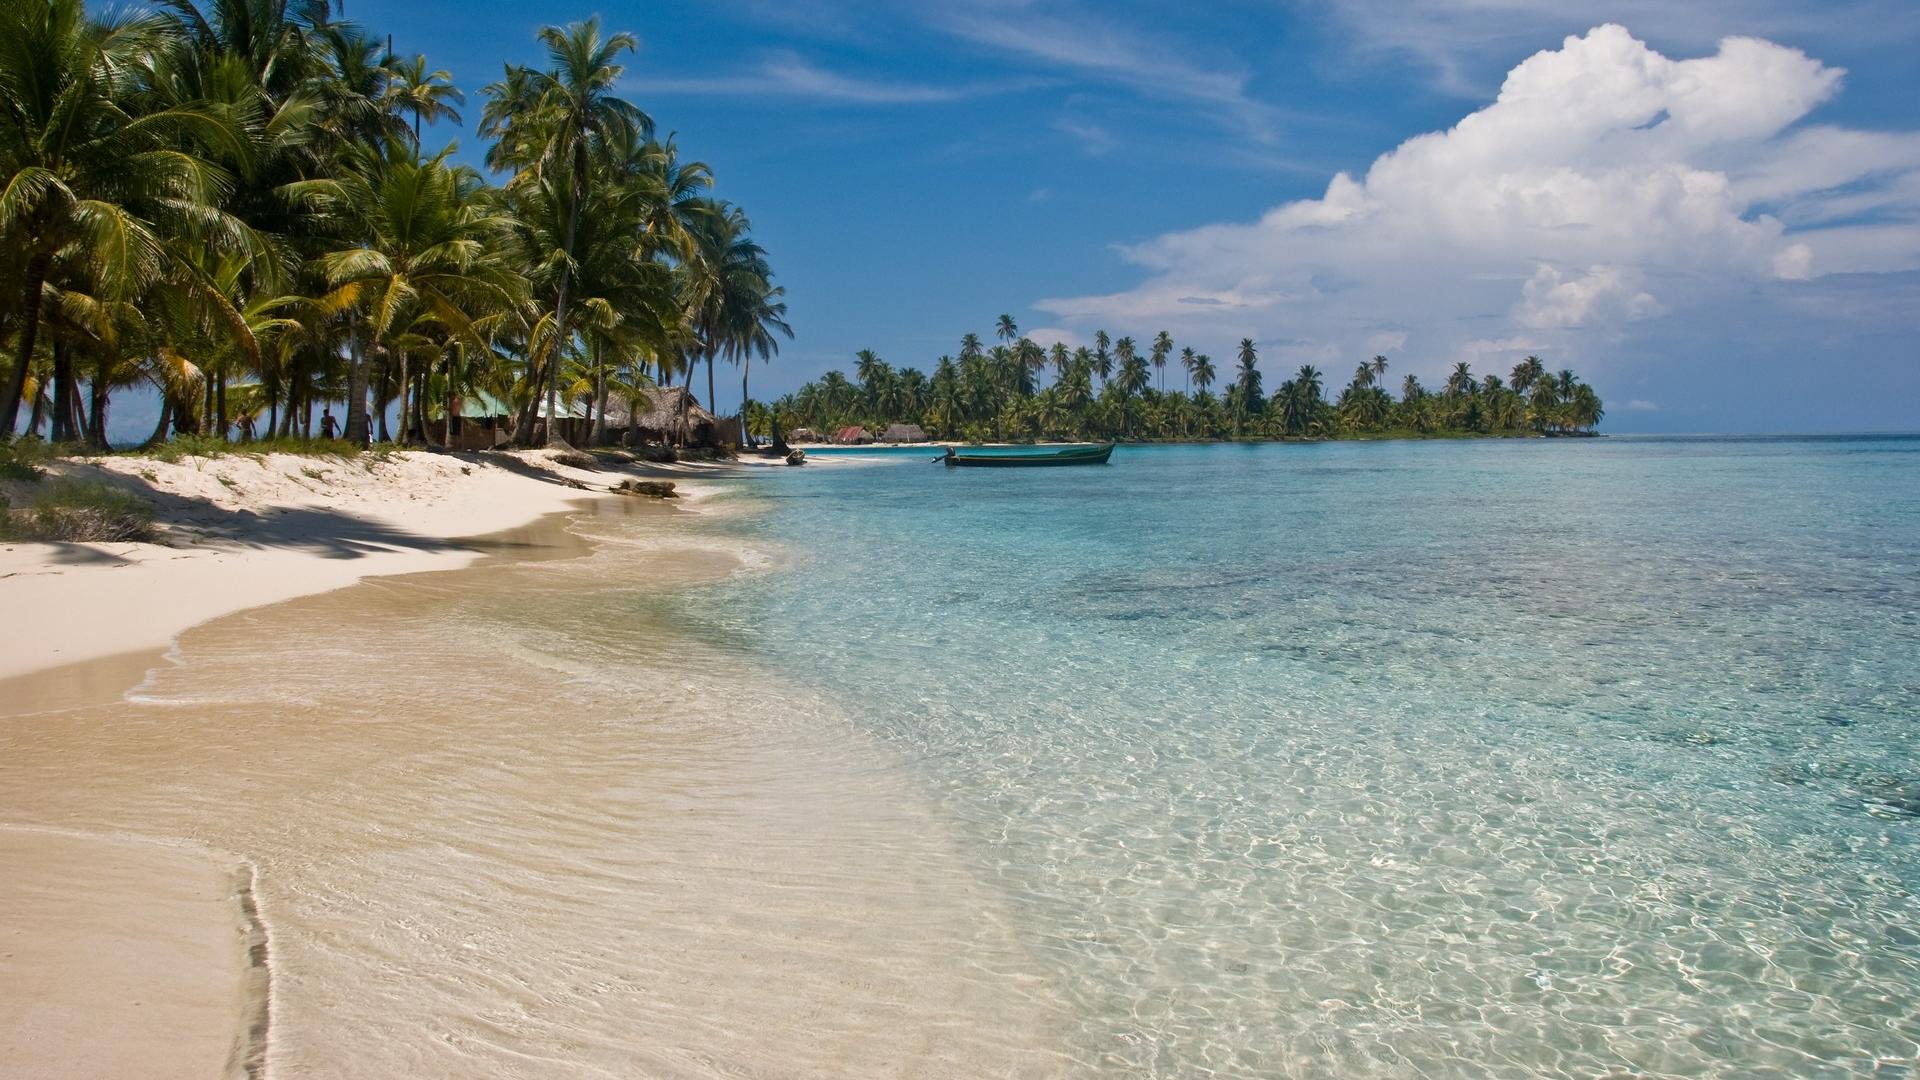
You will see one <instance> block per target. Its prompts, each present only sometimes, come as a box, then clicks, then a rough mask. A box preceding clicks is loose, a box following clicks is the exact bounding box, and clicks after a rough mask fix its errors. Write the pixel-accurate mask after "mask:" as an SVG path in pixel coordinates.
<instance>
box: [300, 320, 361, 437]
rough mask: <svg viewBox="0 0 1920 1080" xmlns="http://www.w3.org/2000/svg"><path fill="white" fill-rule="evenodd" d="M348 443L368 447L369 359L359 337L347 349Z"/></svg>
mask: <svg viewBox="0 0 1920 1080" xmlns="http://www.w3.org/2000/svg"><path fill="white" fill-rule="evenodd" d="M307 413H308V415H307V428H308V430H307V433H308V436H309V437H311V436H312V433H313V431H312V426H313V415H312V413H313V410H312V409H311V408H309V409H308V410H307ZM347 441H348V442H350V443H352V444H353V445H355V446H365V445H367V358H366V349H365V347H364V346H363V345H362V343H361V341H360V339H359V337H358V336H356V337H355V338H354V339H353V342H352V344H351V345H350V346H349V347H348V349H347Z"/></svg>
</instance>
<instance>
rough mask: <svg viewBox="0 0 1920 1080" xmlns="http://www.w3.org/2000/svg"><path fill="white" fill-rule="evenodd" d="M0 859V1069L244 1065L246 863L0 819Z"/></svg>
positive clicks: (146, 1071) (250, 1016) (250, 942)
mask: <svg viewBox="0 0 1920 1080" xmlns="http://www.w3.org/2000/svg"><path fill="white" fill-rule="evenodd" d="M0 866H4V867H6V868H7V870H6V878H7V880H6V885H5V887H4V888H0V987H5V990H4V991H0V1063H4V1071H5V1073H6V1075H8V1076H12V1077H35V1078H46V1080H53V1078H65V1077H73V1078H81V1077H107V1076H140V1077H153V1078H156V1080H157V1078H171V1077H179V1078H181V1080H189V1078H191V1080H205V1078H207V1077H218V1076H241V1075H245V1072H246V1062H247V1061H248V1059H249V1056H250V1051H251V1050H252V1041H251V1038H250V1033H251V1031H252V1030H253V1028H254V1026H255V1023H254V1022H255V1020H256V1018H263V1017H262V1016H261V1013H260V1008H261V1006H262V1005H263V1004H264V998H263V996H262V991H263V987H262V986H260V985H258V984H257V982H256V979H255V978H254V975H255V973H254V972H252V971H250V965H251V959H250V957H251V955H252V954H253V946H254V945H255V944H257V941H256V939H255V936H254V933H253V924H252V921H251V920H250V918H249V915H248V906H249V905H248V903H247V902H246V901H245V893H246V891H247V890H248V889H249V888H250V887H251V875H250V874H249V873H248V872H247V870H246V868H245V867H244V866H243V865H242V864H241V863H240V862H239V860H237V859H233V858H221V857H220V856H218V855H216V854H214V853H212V852H208V851H203V850H197V849H195V848H192V847H188V846H184V845H179V844H172V843H165V842H155V841H152V840H144V839H138V838H133V837H120V836H103V835H88V834H84V833H62V832H54V831H42V830H31V829H13V828H0ZM259 958H260V959H261V960H262V961H264V959H265V956H264V953H261V954H260V957H259ZM259 974H260V975H264V968H262V970H261V972H260V973H259Z"/></svg>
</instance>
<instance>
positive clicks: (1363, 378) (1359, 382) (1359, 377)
mask: <svg viewBox="0 0 1920 1080" xmlns="http://www.w3.org/2000/svg"><path fill="white" fill-rule="evenodd" d="M1353 385H1354V386H1357V387H1359V388H1360V389H1362V390H1364V389H1366V388H1367V387H1369V386H1372V385H1373V365H1372V364H1361V365H1360V366H1359V367H1357V368H1355V369H1353Z"/></svg>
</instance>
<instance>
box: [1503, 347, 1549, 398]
mask: <svg viewBox="0 0 1920 1080" xmlns="http://www.w3.org/2000/svg"><path fill="white" fill-rule="evenodd" d="M1546 373H1547V365H1545V364H1543V363H1541V362H1540V358H1539V357H1537V356H1529V357H1527V358H1526V359H1525V360H1522V361H1520V362H1519V363H1518V364H1515V365H1514V366H1513V372H1512V377H1511V378H1510V379H1508V380H1507V381H1508V383H1509V384H1511V385H1512V387H1513V392H1514V393H1516V394H1519V395H1521V396H1523V397H1524V396H1526V394H1527V393H1528V391H1530V390H1532V389H1533V386H1534V384H1535V383H1537V382H1539V381H1540V380H1541V379H1542V378H1543V377H1545V375H1546Z"/></svg>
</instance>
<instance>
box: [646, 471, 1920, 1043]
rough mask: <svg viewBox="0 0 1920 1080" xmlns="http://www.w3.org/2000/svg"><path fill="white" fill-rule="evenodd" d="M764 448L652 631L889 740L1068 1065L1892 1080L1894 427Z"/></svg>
mask: <svg viewBox="0 0 1920 1080" xmlns="http://www.w3.org/2000/svg"><path fill="white" fill-rule="evenodd" d="M1115 461H1116V464H1115V465H1113V466H1112V467H1109V468H1106V469H1075V470H1035V471H1000V470H990V471H974V470H946V469H941V468H938V467H936V466H934V465H931V464H929V463H927V462H923V461H918V460H916V459H904V460H874V459H868V460H864V461H861V462H859V463H858V464H856V463H852V462H846V463H835V464H830V465H823V466H822V467H819V468H810V469H804V470H777V471H769V473H768V474H766V475H764V476H762V477H759V478H756V479H755V480H753V481H751V482H750V483H749V484H748V485H747V487H748V492H747V493H748V494H749V495H750V496H751V497H752V498H753V499H754V500H755V501H757V502H763V503H764V504H765V505H766V509H767V510H768V511H769V512H767V513H764V514H760V515H756V516H741V517H738V518H734V519H732V520H730V521H729V522H728V523H727V524H725V525H724V528H725V529H726V530H727V531H730V532H732V533H734V534H736V535H738V536H741V537H743V538H745V539H747V540H749V541H750V542H753V543H756V544H767V545H782V546H785V547H787V548H788V550H790V551H792V552H793V559H794V563H793V565H791V566H789V567H787V568H786V569H785V570H784V571H783V572H781V573H776V574H772V575H766V576H758V577H752V578H745V579H736V580H732V581H729V582H726V583H723V584H720V585H716V586H710V587H707V588H705V589H703V590H701V591H699V592H698V593H697V594H696V597H695V598H694V602H692V603H683V602H682V601H684V600H685V599H686V598H684V597H683V598H680V599H678V600H676V601H674V616H675V618H676V619H677V620H679V623H680V625H681V626H683V627H686V626H689V625H690V626H691V629H692V632H693V633H694V635H695V636H696V637H697V638H701V639H704V640H707V641H709V642H711V643H712V644H714V645H715V646H716V647H720V648H723V649H725V650H728V651H733V652H738V653H740V654H742V655H750V656H752V657H754V658H755V660H756V662H762V663H767V664H770V665H772V666H773V667H774V668H775V669H776V671H777V672H779V673H780V674H782V675H784V676H785V677H786V678H787V679H789V680H791V681H792V682H793V683H794V684H795V685H797V686H804V687H807V688H809V689H817V690H819V691H823V692H824V693H825V694H826V695H827V696H829V697H831V698H832V699H834V700H836V701H837V702H838V703H839V704H840V705H841V706H843V707H846V708H848V709H850V710H851V711H852V712H853V714H854V715H855V716H856V718H857V719H856V724H857V726H859V727H860V728H861V729H862V730H863V731H864V732H866V733H869V734H871V735H873V736H875V737H876V738H877V739H879V740H880V741H881V742H882V743H884V744H885V745H887V746H888V747H890V748H891V749H892V750H893V751H895V752H897V753H898V754H899V755H901V757H902V758H903V759H904V760H906V761H907V762H908V768H909V770H910V771H911V772H912V773H913V774H914V775H916V776H917V777H918V782H919V784H920V785H921V786H922V787H923V788H924V789H925V790H927V791H929V792H931V793H932V795H933V797H934V798H935V800H936V801H937V805H938V808H939V811H940V813H941V814H942V815H943V816H944V817H946V818H947V819H948V820H949V821H950V822H952V823H955V825H956V826H957V828H958V830H959V832H960V834H961V836H962V837H963V838H964V843H965V857H966V859H967V860H968V861H969V862H970V864H971V866H972V871H973V872H974V873H975V874H977V875H978V876H979V878H980V880H981V881H983V882H985V883H987V884H989V885H990V886H991V887H992V888H993V889H994V890H995V891H996V892H997V893H998V894H999V896H1001V897H1002V898H1004V901H1005V902H1006V904H1007V905H1008V908H1009V910H1010V911H1011V912H1012V919H1013V921H1014V924H1015V927H1016V930H1017V935H1018V937H1019V939H1020V940H1021V942H1022V943H1023V944H1024V946H1025V948H1027V949H1028V950H1030V952H1031V953H1032V954H1033V956H1034V957H1035V958H1037V960H1038V961H1039V962H1040V963H1041V964H1042V965H1043V967H1044V968H1045V969H1046V970H1047V971H1048V972H1049V973H1050V976H1051V978H1052V979H1053V980H1054V981H1055V983H1056V985H1057V988H1058V990H1059V992H1060V993H1061V994H1062V995H1063V996H1064V997H1065V998H1066V999H1067V1000H1068V1001H1069V1002H1070V1003H1071V1006H1072V1014H1073V1017H1074V1020H1073V1022H1072V1023H1071V1024H1070V1025H1068V1030H1067V1031H1066V1034H1065V1035H1064V1038H1065V1039H1066V1041H1067V1043H1068V1046H1067V1048H1066V1049H1067V1052H1068V1054H1069V1055H1070V1057H1071V1060H1072V1061H1074V1062H1076V1063H1077V1064H1076V1068H1080V1069H1084V1070H1085V1071H1090V1072H1100V1073H1111V1074H1126V1075H1158V1076H1191V1075H1206V1074H1208V1073H1209V1072H1212V1073H1217V1074H1219V1075H1234V1076H1270V1075H1301V1076H1334V1075H1383V1074H1384V1075H1408V1076H1413V1075H1504V1076H1532V1075H1555V1076H1596V1075H1605V1074H1609V1073H1617V1074H1621V1075H1627V1074H1632V1075H1668V1076H1701V1075H1722V1076H1769V1075H1771V1076H1813V1075H1901V1073H1900V1072H1899V1070H1901V1069H1904V1068H1910V1067H1911V1066H1912V1063H1913V1062H1914V1061H1915V1059H1916V1058H1920V1005H1916V1004H1915V1002H1916V1000H1920V903H1917V902H1916V899H1915V895H1914V894H1915V890H1916V888H1920V817H1916V815H1917V814H1920V755H1917V754H1916V746H1915V722H1916V719H1920V441H1916V440H1913V439H1826V440H1793V439H1755V440H1726V439H1627V438H1617V439H1606V440H1581V441H1567V442H1545V443H1542V442H1435V443H1380V444H1336V445H1320V446H1208V447H1156V448H1122V450H1121V451H1120V452H1119V453H1118V454H1117V455H1116V458H1115Z"/></svg>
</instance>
